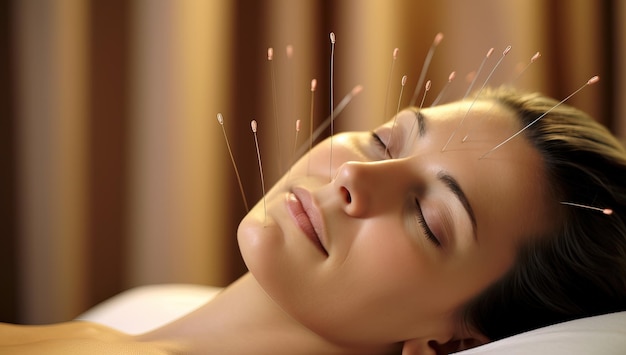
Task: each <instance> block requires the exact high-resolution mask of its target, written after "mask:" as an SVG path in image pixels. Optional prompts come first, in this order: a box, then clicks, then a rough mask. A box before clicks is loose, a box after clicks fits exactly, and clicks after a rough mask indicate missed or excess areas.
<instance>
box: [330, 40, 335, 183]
mask: <svg viewBox="0 0 626 355" xmlns="http://www.w3.org/2000/svg"><path fill="white" fill-rule="evenodd" d="M334 63H335V33H334V32H331V33H330V159H329V160H330V162H329V170H328V177H329V179H330V180H332V178H333V135H334V134H335V124H334V122H335V106H334V103H333V89H334V86H335V83H334V80H333V76H334Z"/></svg>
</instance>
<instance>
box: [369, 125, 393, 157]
mask: <svg viewBox="0 0 626 355" xmlns="http://www.w3.org/2000/svg"><path fill="white" fill-rule="evenodd" d="M372 140H373V141H374V143H375V144H376V146H378V148H380V150H381V151H382V152H383V154H385V151H386V152H387V154H389V159H393V157H392V156H391V152H389V149H387V145H386V144H385V142H383V140H382V138H380V136H379V135H378V134H377V133H376V132H372ZM384 158H385V159H387V157H386V156H385V157H384Z"/></svg>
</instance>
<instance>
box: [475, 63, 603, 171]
mask: <svg viewBox="0 0 626 355" xmlns="http://www.w3.org/2000/svg"><path fill="white" fill-rule="evenodd" d="M598 81H600V77H599V76H597V75H596V76H594V77H592V78H591V79H589V80H587V82H586V83H585V84H583V85H582V86H581V87H579V88H578V90H576V91H574V92H573V93H571V94H569V96H567V97H566V98H564V99H563V100H561V101H559V102H558V103H557V104H556V105H554V106H552V107H551V108H550V109H549V110H547V111H546V112H544V113H543V114H542V115H540V116H539V117H537V118H535V120H533V121H532V122H530V123H529V124H527V125H526V126H524V127H523V128H522V129H520V130H519V131H517V133H515V134H514V135H512V136H510V137H509V138H507V139H505V140H504V141H503V142H502V143H500V144H498V145H496V146H495V147H493V148H491V149H490V150H488V151H487V152H486V153H485V154H483V155H481V156H480V158H478V159H482V158H484V157H486V156H487V155H489V154H491V153H492V152H494V151H495V150H496V149H498V148H500V147H501V146H503V145H505V144H506V143H508V142H509V141H510V140H511V139H513V138H515V137H517V136H519V135H520V134H521V133H522V132H524V131H525V130H526V129H528V127H530V126H532V125H534V124H535V123H537V121H539V120H540V119H542V118H544V117H545V116H546V115H547V114H548V113H550V112H551V111H552V110H554V109H555V108H557V107H558V106H560V105H561V104H562V103H564V102H565V101H567V100H569V99H570V97H572V96H574V95H576V94H577V93H578V92H579V91H580V90H582V89H584V88H585V87H586V86H588V85H592V84H595V83H597V82H598Z"/></svg>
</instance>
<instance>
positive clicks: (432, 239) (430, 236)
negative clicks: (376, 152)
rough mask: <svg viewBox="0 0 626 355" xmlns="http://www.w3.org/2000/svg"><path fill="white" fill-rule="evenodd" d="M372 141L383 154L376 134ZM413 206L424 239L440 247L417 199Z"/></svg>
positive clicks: (382, 147) (380, 140)
mask: <svg viewBox="0 0 626 355" xmlns="http://www.w3.org/2000/svg"><path fill="white" fill-rule="evenodd" d="M372 140H373V141H374V143H375V144H376V145H377V146H378V148H379V149H380V150H382V151H383V152H385V151H387V145H386V144H385V142H383V140H382V139H381V138H380V136H379V135H378V134H376V132H372ZM387 153H389V152H387ZM390 155H391V154H390ZM392 158H393V157H392ZM415 206H416V208H417V222H418V223H419V225H420V228H421V229H422V232H424V235H425V236H426V239H428V241H430V242H431V243H433V244H434V245H435V246H437V247H440V246H441V242H440V241H439V239H437V237H436V236H435V234H434V233H433V231H432V230H431V229H430V227H429V226H428V223H426V219H425V218H424V214H423V213H422V208H421V206H420V204H419V201H418V200H417V199H415Z"/></svg>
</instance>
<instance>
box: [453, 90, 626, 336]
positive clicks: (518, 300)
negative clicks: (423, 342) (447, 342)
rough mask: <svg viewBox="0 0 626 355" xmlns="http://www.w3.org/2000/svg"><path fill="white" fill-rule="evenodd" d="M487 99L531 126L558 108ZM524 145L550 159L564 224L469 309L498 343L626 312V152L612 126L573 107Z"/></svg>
mask: <svg viewBox="0 0 626 355" xmlns="http://www.w3.org/2000/svg"><path fill="white" fill-rule="evenodd" d="M481 96H482V97H483V98H484V99H486V100H494V101H496V102H498V103H500V104H503V105H504V106H506V107H509V108H512V109H513V110H514V111H515V112H517V114H518V116H519V118H520V120H521V124H522V125H523V126H525V125H527V124H528V123H530V122H532V121H534V120H535V119H536V118H537V117H539V116H540V115H542V114H544V113H545V112H547V111H548V110H549V109H550V108H552V107H553V106H555V104H556V103H557V102H556V101H555V100H553V99H549V98H547V97H545V96H542V95H539V94H536V93H535V94H519V93H517V92H515V91H513V90H511V89H506V88H500V89H496V90H491V91H489V92H486V93H484V94H483V95H481ZM523 137H525V139H527V140H528V141H529V142H531V144H533V145H534V146H535V147H536V149H538V150H539V152H540V153H541V155H542V156H543V159H544V162H545V169H546V175H547V179H548V186H549V188H550V197H552V196H553V197H554V198H555V199H556V200H555V205H556V206H558V207H557V208H559V211H558V215H559V216H560V218H558V219H557V221H556V224H557V225H556V226H555V229H554V230H553V232H552V233H550V234H549V235H545V236H541V237H539V238H532V239H531V240H530V241H528V242H526V245H523V246H522V247H521V248H520V250H519V253H518V255H517V260H516V263H515V265H514V266H513V267H512V269H511V270H509V272H508V273H507V274H506V275H505V276H504V277H502V278H501V279H500V280H499V281H497V282H496V283H495V284H493V285H492V286H491V287H489V288H488V289H487V290H485V291H484V292H483V293H481V294H480V295H479V296H478V297H476V298H475V299H473V300H472V301H471V302H470V303H469V304H468V306H467V307H466V309H465V312H464V320H465V322H466V325H467V326H468V327H470V328H471V329H474V330H477V331H479V332H481V333H482V334H483V335H485V336H487V337H488V338H489V339H491V340H497V339H500V338H504V337H507V336H510V335H513V334H517V333H521V332H524V331H527V330H530V329H535V328H539V327H543V326H546V325H550V324H554V323H559V322H563V321H567V320H572V319H576V318H581V317H588V316H593V315H599V314H604V313H610V312H615V311H621V310H626V220H625V218H626V150H625V149H624V147H623V146H622V145H621V144H620V142H619V141H618V140H617V139H616V138H615V137H614V136H613V135H611V134H610V133H609V131H608V130H607V129H606V128H605V127H604V126H602V125H600V124H599V123H597V122H596V121H594V120H593V119H592V118H591V117H589V116H588V115H586V114H585V113H583V112H581V111H579V110H577V109H574V108H572V107H570V106H567V105H560V106H558V107H557V108H555V109H554V110H552V111H550V112H549V113H548V114H546V115H545V116H544V117H543V118H542V119H541V120H539V121H537V122H536V123H535V124H534V125H532V126H530V127H529V128H528V129H527V130H526V131H524V133H523ZM520 138H521V137H520ZM516 139H519V138H516ZM561 201H567V202H574V203H580V204H585V205H591V206H597V207H601V208H611V209H612V210H613V214H612V215H605V214H603V213H602V212H598V211H593V210H588V209H583V208H578V207H572V206H566V205H561V204H560V203H559V202H561Z"/></svg>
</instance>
